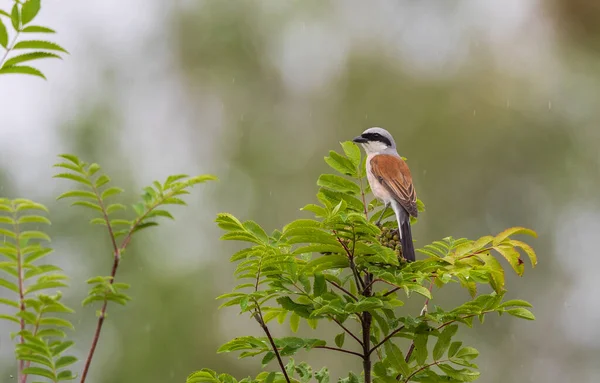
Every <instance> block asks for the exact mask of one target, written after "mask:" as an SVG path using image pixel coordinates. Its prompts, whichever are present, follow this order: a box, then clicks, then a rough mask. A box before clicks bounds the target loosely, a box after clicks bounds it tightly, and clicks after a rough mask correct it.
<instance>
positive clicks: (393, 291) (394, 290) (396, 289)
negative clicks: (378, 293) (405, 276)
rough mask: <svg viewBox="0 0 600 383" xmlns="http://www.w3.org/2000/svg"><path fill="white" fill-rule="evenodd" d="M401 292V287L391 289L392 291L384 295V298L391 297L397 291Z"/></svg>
mask: <svg viewBox="0 0 600 383" xmlns="http://www.w3.org/2000/svg"><path fill="white" fill-rule="evenodd" d="M398 290H400V287H394V288H393V289H391V290H390V291H388V292H387V293H385V294H383V296H384V297H387V296H388V295H391V294H393V293H395V292H396V291H398Z"/></svg>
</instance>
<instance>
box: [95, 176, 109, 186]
mask: <svg viewBox="0 0 600 383" xmlns="http://www.w3.org/2000/svg"><path fill="white" fill-rule="evenodd" d="M109 182H110V178H109V177H108V176H107V175H106V174H102V175H101V176H100V177H98V179H97V180H96V183H95V184H94V185H95V186H96V187H97V188H99V187H101V186H104V185H106V184H107V183H109Z"/></svg>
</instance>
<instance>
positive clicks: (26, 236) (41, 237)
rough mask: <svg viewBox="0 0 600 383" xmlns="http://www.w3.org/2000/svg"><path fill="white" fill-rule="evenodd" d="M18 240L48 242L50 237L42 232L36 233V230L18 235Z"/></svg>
mask: <svg viewBox="0 0 600 383" xmlns="http://www.w3.org/2000/svg"><path fill="white" fill-rule="evenodd" d="M19 238H20V239H38V240H43V241H48V242H50V237H49V236H48V234H46V233H44V232H42V231H37V230H27V231H24V232H22V233H21V234H20V236H19Z"/></svg>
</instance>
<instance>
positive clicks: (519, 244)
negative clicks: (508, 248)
mask: <svg viewBox="0 0 600 383" xmlns="http://www.w3.org/2000/svg"><path fill="white" fill-rule="evenodd" d="M510 244H511V245H512V246H516V247H520V248H521V249H522V250H523V251H524V252H525V254H527V256H528V257H529V261H530V262H531V266H532V267H535V266H536V265H537V255H536V254H535V251H534V250H533V247H531V246H529V245H528V244H526V243H525V242H521V241H517V240H515V239H513V240H511V241H510Z"/></svg>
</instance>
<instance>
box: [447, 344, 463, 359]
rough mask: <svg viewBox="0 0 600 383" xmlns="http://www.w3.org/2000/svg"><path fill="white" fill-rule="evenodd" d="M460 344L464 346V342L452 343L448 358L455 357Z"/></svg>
mask: <svg viewBox="0 0 600 383" xmlns="http://www.w3.org/2000/svg"><path fill="white" fill-rule="evenodd" d="M460 346H462V342H452V344H450V348H449V349H448V358H452V357H454V356H455V355H456V353H457V352H458V349H459V348H460Z"/></svg>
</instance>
